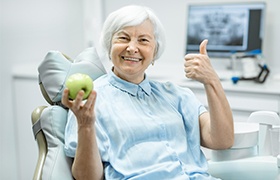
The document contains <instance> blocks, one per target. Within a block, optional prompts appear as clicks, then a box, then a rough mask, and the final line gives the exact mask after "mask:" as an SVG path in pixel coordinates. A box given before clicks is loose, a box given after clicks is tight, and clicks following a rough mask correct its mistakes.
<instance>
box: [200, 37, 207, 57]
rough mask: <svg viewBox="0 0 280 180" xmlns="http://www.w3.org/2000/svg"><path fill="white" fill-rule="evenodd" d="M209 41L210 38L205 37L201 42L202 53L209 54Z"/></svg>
mask: <svg viewBox="0 0 280 180" xmlns="http://www.w3.org/2000/svg"><path fill="white" fill-rule="evenodd" d="M207 43H208V39H204V40H203V41H202V42H201V43H200V46H199V53H200V54H203V55H207V49H206V46H207Z"/></svg>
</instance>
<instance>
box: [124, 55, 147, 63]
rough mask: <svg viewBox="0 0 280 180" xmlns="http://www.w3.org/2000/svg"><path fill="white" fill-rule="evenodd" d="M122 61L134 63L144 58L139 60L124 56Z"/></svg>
mask: <svg viewBox="0 0 280 180" xmlns="http://www.w3.org/2000/svg"><path fill="white" fill-rule="evenodd" d="M122 59H123V60H125V61H134V62H139V61H141V60H142V58H137V57H125V56H122Z"/></svg>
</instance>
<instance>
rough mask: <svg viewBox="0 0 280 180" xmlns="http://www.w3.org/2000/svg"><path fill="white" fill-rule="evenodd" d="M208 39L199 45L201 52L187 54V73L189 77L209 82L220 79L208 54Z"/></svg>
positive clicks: (204, 82)
mask: <svg viewBox="0 0 280 180" xmlns="http://www.w3.org/2000/svg"><path fill="white" fill-rule="evenodd" d="M207 43H208V40H204V41H202V42H201V44H200V46H199V54H187V55H186V56H185V64H184V66H185V69H184V70H185V75H186V77H188V78H191V79H193V80H196V81H199V82H201V83H203V84H208V83H210V82H211V80H213V79H215V80H217V79H218V80H219V77H218V75H217V74H216V72H215V70H214V69H213V67H212V65H211V62H210V59H209V57H208V55H207V50H206V46H207Z"/></svg>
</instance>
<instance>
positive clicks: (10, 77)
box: [0, 0, 280, 180]
mask: <svg viewBox="0 0 280 180" xmlns="http://www.w3.org/2000/svg"><path fill="white" fill-rule="evenodd" d="M256 1H258V0H247V1H246V2H256ZM205 2H207V3H212V2H213V3H218V2H244V0H234V1H228V0H224V1H222V0H204V1H203V0H176V1H172V0H142V1H141V2H139V1H136V0H118V1H115V0H79V1H77V0H59V1H58V0H41V1H37V0H24V1H22V0H0V179H12V180H13V179H24V180H25V179H32V176H33V171H34V169H35V164H36V160H37V156H38V152H37V144H36V141H35V140H34V138H33V134H32V130H31V119H30V116H31V112H32V111H33V109H35V108H36V107H37V106H39V105H46V104H47V103H46V102H45V100H44V99H43V97H42V96H41V93H40V90H39V86H38V83H37V82H38V81H37V67H38V65H39V64H40V62H41V61H42V60H43V58H44V56H45V55H46V53H47V52H48V51H49V50H59V51H61V52H63V53H65V54H67V55H68V56H70V57H73V58H74V57H75V56H77V55H78V54H79V53H80V52H81V51H82V50H84V49H85V48H87V47H89V46H96V47H97V48H98V37H99V33H100V29H101V27H102V23H103V21H104V19H105V18H106V16H107V15H108V14H109V13H110V12H111V11H113V10H115V9H117V8H119V7H121V6H123V5H127V4H141V5H146V6H149V7H151V8H152V9H154V11H155V12H156V14H157V15H158V17H159V18H160V19H161V20H162V23H163V25H164V27H165V29H166V36H167V46H166V51H165V52H164V54H163V56H162V57H161V58H160V61H159V62H157V63H156V65H155V67H157V64H160V63H167V64H170V66H169V67H174V69H176V67H179V68H180V67H181V66H182V61H183V57H184V53H185V40H186V16H187V7H188V4H190V3H196V4H199V3H205ZM260 2H261V1H260ZM263 2H266V3H267V9H266V21H265V36H264V41H263V54H264V56H265V59H266V60H267V64H268V65H269V67H271V72H272V75H278V74H279V73H280V60H279V55H278V54H279V53H278V52H277V51H279V47H280V42H279V41H280V34H279V32H280V23H279V20H277V19H276V18H277V17H280V11H279V7H280V1H275V0H265V1H263ZM106 63H107V62H104V64H106ZM220 63H227V62H221V61H219V60H218V59H217V60H216V59H213V64H214V65H216V64H217V68H219V67H220V65H218V64H220ZM154 69H155V68H154ZM160 70H161V71H165V70H164V69H159V71H160ZM169 73H176V72H169Z"/></svg>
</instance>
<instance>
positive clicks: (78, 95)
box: [73, 90, 84, 109]
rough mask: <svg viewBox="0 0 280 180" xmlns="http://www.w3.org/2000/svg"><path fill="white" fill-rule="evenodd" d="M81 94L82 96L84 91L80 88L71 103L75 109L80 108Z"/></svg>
mask: <svg viewBox="0 0 280 180" xmlns="http://www.w3.org/2000/svg"><path fill="white" fill-rule="evenodd" d="M83 96H84V91H83V90H80V91H79V92H78V94H77V96H76V98H75V100H74V104H73V105H74V107H75V108H76V109H80V107H81V106H82V101H83ZM74 107H73V108H74Z"/></svg>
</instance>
